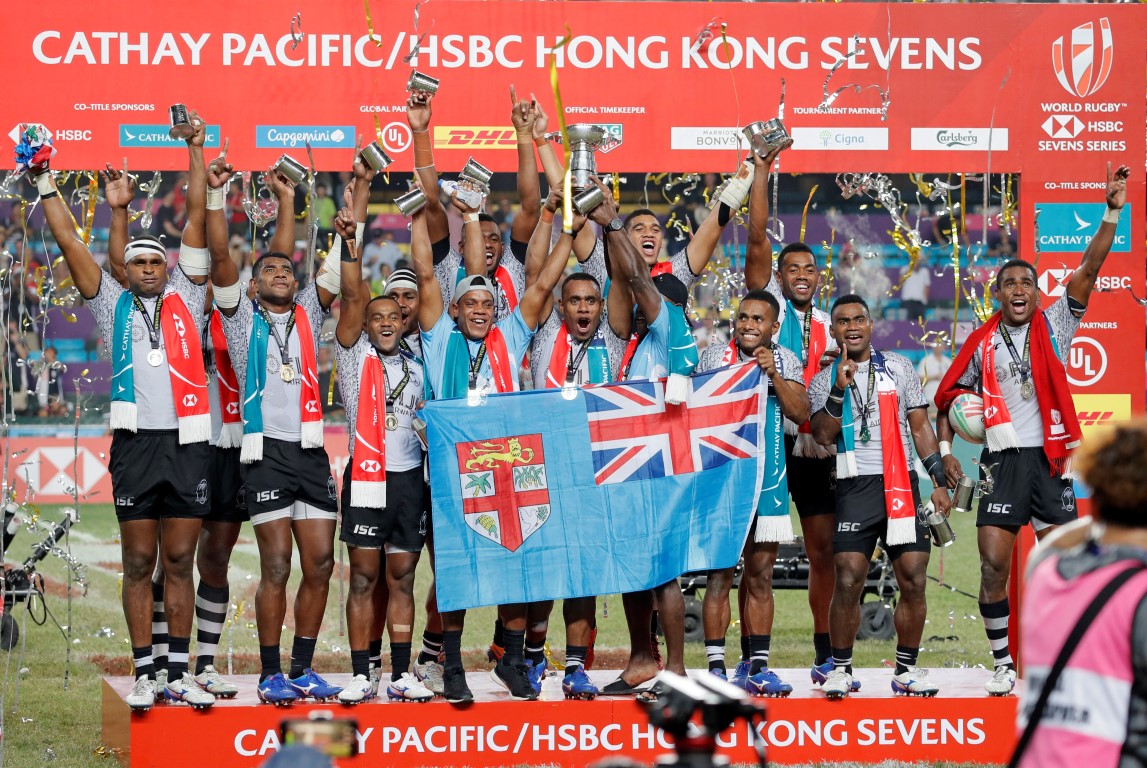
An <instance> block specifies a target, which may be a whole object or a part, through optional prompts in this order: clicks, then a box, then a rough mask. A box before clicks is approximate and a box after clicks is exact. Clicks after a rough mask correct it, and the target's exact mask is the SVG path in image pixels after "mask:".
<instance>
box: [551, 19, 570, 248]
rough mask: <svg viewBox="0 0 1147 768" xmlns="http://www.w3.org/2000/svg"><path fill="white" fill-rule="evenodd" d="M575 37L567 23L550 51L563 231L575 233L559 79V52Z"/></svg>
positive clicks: (566, 139)
mask: <svg viewBox="0 0 1147 768" xmlns="http://www.w3.org/2000/svg"><path fill="white" fill-rule="evenodd" d="M572 37H573V33H572V32H571V31H570V28H569V25H568V24H567V25H566V36H565V37H563V38H562V39H561V40H559V41H558V44H557V45H555V46H554V47H553V49H552V50H551V51H550V91H551V92H553V95H554V106H555V107H556V108H557V110H558V127H559V128H560V130H561V134H562V167H563V168H565V169H566V175H565V179H564V180H563V181H562V197H563V200H562V232H564V233H565V234H567V235H572V234H573V175H572V174H571V173H570V168H569V164H570V163H569V156H570V135H569V131H568V130H567V129H566V110H565V107H564V106H563V105H562V89H561V83H560V82H559V79H558V58H557V52H558V51H559V50H561V49H562V48H564V47H565V44H566V43H568V42H569V41H570V40H571V39H572Z"/></svg>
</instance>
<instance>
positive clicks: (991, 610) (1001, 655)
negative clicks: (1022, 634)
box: [980, 597, 1015, 669]
mask: <svg viewBox="0 0 1147 768" xmlns="http://www.w3.org/2000/svg"><path fill="white" fill-rule="evenodd" d="M1009 613H1010V608H1009V607H1008V599H1007V598H1006V597H1005V598H1004V599H1003V600H1001V601H999V602H998V603H980V615H981V616H983V617H984V630H985V631H986V632H987V633H988V645H990V646H991V647H992V657H993V658H994V659H995V662H996V666H997V667H1011V668H1013V669H1014V668H1015V662H1014V661H1012V654H1011V651H1009V650H1008V614H1009Z"/></svg>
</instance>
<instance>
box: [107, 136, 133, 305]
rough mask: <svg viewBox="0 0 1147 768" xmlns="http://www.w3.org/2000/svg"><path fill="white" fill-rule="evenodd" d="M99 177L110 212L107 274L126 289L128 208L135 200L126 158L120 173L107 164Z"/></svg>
mask: <svg viewBox="0 0 1147 768" xmlns="http://www.w3.org/2000/svg"><path fill="white" fill-rule="evenodd" d="M101 175H102V176H103V177H104V198H105V199H106V200H107V201H108V207H110V208H111V210H112V220H111V226H110V227H109V229H108V272H110V273H111V276H112V277H113V278H114V279H115V281H116V282H117V283H119V284H120V285H122V286H123V287H124V288H127V271H126V269H125V268H124V263H123V258H124V252H125V251H126V250H127V241H128V224H129V219H130V215H129V211H128V206H130V205H131V201H132V200H134V199H135V180H134V179H132V177H131V174H129V173H128V172H127V158H126V157H125V158H124V159H123V170H122V171H117V170H116V169H115V168H112V164H111V163H108V164H107V170H106V171H104V172H103V173H102V174H101Z"/></svg>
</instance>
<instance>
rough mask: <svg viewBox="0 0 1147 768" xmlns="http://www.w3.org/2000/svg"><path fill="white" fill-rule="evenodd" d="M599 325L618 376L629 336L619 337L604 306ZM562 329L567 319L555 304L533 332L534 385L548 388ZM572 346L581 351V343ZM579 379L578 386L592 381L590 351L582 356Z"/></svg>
mask: <svg viewBox="0 0 1147 768" xmlns="http://www.w3.org/2000/svg"><path fill="white" fill-rule="evenodd" d="M598 327H599V328H600V329H601V334H602V338H603V339H604V341H605V349H606V352H607V354H608V355H609V370H610V373H612V374H613V378H614V379H616V378H617V376H618V372H619V371H620V370H621V358H622V357H624V356H625V346H626V344H627V343H628V339H622V338H619V337H618V335H617V334H616V333H614V332H613V329H612V328H610V327H609V313H608V312H606V311H605V310H603V311H602V313H601V325H600V326H598ZM559 333H565V323H563V322H562V316H561V315H559V314H558V310H557V307H554V308H553V309H551V310H550V316H549V317H548V318H546V321H545V322H544V323H542V325H541V327H540V328H538V332H537V333H535V334H534V340H533V342H532V343H531V345H530V378H531V379H532V380H533V382H534V389H545V388H546V370H547V369H549V367H550V354H551V353H552V352H553V351H554V343H555V342H556V341H557V338H558V334H559ZM572 349H573V353H574V356H575V357H576V356H577V355H578V354H579V353H580V351H581V344H579V343H577V342H573V344H572ZM576 380H577V384H578V386H581V385H582V384H586V383H588V381H589V356H588V355H584V356H582V359H581V363H580V365H579V366H578V372H577V379H576Z"/></svg>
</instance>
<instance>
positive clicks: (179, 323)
mask: <svg viewBox="0 0 1147 768" xmlns="http://www.w3.org/2000/svg"><path fill="white" fill-rule="evenodd" d="M171 320H172V322H174V323H175V332H176V333H178V334H179V335H180V337H181V338H182V337H183V336H186V335H187V326H185V325H184V324H183V318H182V317H180V316H179V315H173V316H172V318H171Z"/></svg>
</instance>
